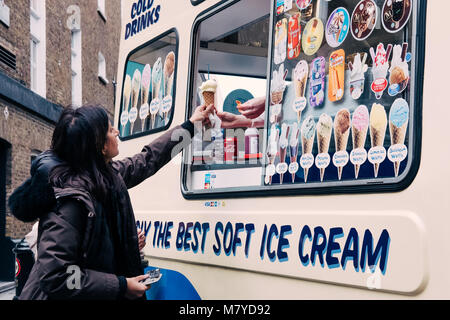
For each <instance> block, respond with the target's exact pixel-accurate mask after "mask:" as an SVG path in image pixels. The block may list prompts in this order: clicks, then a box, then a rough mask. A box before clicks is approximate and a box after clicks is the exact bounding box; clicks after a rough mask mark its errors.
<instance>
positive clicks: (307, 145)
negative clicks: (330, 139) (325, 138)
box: [300, 116, 316, 183]
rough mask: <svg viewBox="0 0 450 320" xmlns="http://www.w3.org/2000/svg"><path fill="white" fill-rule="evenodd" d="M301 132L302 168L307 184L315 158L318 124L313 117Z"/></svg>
mask: <svg viewBox="0 0 450 320" xmlns="http://www.w3.org/2000/svg"><path fill="white" fill-rule="evenodd" d="M300 131H301V136H302V156H301V158H300V166H301V167H302V168H303V174H304V179H305V183H307V182H308V173H309V169H310V168H311V167H312V166H313V164H314V156H313V154H312V150H313V146H314V137H315V133H316V123H315V122H314V119H313V118H312V117H311V116H309V117H308V118H306V119H305V121H303V124H302V128H301V130H300Z"/></svg>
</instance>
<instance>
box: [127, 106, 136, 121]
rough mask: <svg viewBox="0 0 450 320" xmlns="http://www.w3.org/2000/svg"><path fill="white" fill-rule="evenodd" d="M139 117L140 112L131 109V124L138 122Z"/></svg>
mask: <svg viewBox="0 0 450 320" xmlns="http://www.w3.org/2000/svg"><path fill="white" fill-rule="evenodd" d="M137 115H138V110H137V108H131V110H130V114H129V117H130V122H131V123H134V122H135V121H136V119H137Z"/></svg>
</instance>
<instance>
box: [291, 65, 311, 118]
mask: <svg viewBox="0 0 450 320" xmlns="http://www.w3.org/2000/svg"><path fill="white" fill-rule="evenodd" d="M292 74H293V83H294V89H295V101H294V104H293V108H294V111H295V112H296V113H297V121H298V123H301V119H302V112H303V110H304V109H305V108H306V103H307V102H306V101H307V100H306V84H307V82H308V74H309V66H308V63H307V62H306V61H305V60H301V61H300V62H299V63H297V65H296V66H295V69H294V70H293V71H292Z"/></svg>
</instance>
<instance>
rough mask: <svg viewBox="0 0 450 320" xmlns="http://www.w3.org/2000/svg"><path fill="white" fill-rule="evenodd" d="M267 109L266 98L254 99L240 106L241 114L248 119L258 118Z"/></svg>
mask: <svg viewBox="0 0 450 320" xmlns="http://www.w3.org/2000/svg"><path fill="white" fill-rule="evenodd" d="M265 109H266V98H265V97H260V98H254V99H251V100H248V101H247V102H245V103H243V104H241V105H240V106H238V110H239V112H240V113H241V114H242V115H243V116H244V117H246V118H248V119H256V118H258V117H259V116H260V115H261V114H262V113H263V112H264V111H265Z"/></svg>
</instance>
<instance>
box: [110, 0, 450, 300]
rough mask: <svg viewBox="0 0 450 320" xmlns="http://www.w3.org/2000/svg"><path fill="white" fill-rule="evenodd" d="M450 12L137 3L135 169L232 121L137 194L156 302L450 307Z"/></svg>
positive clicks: (126, 49)
mask: <svg viewBox="0 0 450 320" xmlns="http://www.w3.org/2000/svg"><path fill="white" fill-rule="evenodd" d="M449 12H450V3H449V2H448V1H426V0H342V1H336V0H334V1H329V0H302V1H300V0H284V1H283V0H224V1H218V0H196V1H195V0H178V1H163V0H124V1H122V31H121V44H120V58H119V66H118V77H117V78H118V86H117V91H116V106H115V125H116V126H117V128H118V129H119V130H120V145H119V147H120V152H121V153H120V156H121V157H127V156H132V155H134V154H136V153H138V152H140V150H141V149H142V147H143V146H145V145H147V144H149V143H150V142H152V141H153V140H155V139H156V138H158V137H159V136H161V135H162V134H164V133H165V132H166V131H168V130H169V129H171V128H173V127H174V126H176V125H178V124H181V123H182V122H184V121H185V120H187V119H189V117H190V115H191V114H192V112H193V110H194V109H195V108H196V107H197V106H200V105H202V104H204V103H210V102H214V105H215V109H216V111H214V113H213V114H211V117H210V120H211V121H210V122H211V124H210V125H208V126H204V127H202V126H197V125H196V130H195V135H194V137H193V138H192V140H191V141H190V144H189V147H187V148H185V149H184V150H183V151H182V152H180V153H178V155H177V156H176V157H174V158H173V159H172V160H171V162H169V163H168V164H167V165H166V166H164V167H163V168H162V169H161V170H159V172H157V173H156V174H155V175H154V176H152V177H151V178H149V179H148V180H146V181H145V182H143V183H142V184H140V185H139V186H137V187H135V188H133V189H131V190H130V195H131V198H132V202H133V206H134V210H135V215H136V224H137V226H138V227H139V228H141V229H142V230H144V231H145V233H146V239H147V242H146V246H145V249H144V253H145V259H146V260H147V261H148V262H149V266H150V268H158V269H160V270H161V272H162V273H163V276H162V278H161V280H160V282H158V283H156V284H155V285H154V286H153V287H152V289H151V290H150V291H149V293H148V294H149V295H150V296H151V297H150V298H154V299H171V298H187V299H191V298H200V299H442V298H444V299H448V298H450V295H449V291H448V286H449V284H450V275H449V273H448V272H447V266H448V265H449V264H450V250H449V249H448V243H450V215H449V212H450V202H449V196H448V192H449V187H448V183H447V182H446V181H447V180H450V169H449V167H448V165H447V161H448V158H450V147H449V146H450V144H449V143H448V140H449V139H450V131H449V130H448V129H449V128H448V121H447V120H448V119H450V111H449V110H450V109H449V108H448V106H447V103H446V101H448V96H447V93H448V89H447V87H448V85H447V80H446V78H445V77H446V76H447V75H448V74H449V71H450V70H449V67H448V63H447V60H448V52H449V50H448V44H447V41H445V39H448V34H447V29H446V28H445V27H443V25H442V23H444V22H445V21H447V20H448V13H449ZM261 101H262V102H261ZM423 110H425V111H423ZM427 110H428V111H427ZM431 111H433V112H434V115H435V117H434V118H433V117H432V116H431ZM186 284H188V287H189V288H190V289H189V292H188V291H186V290H185V289H183V288H186ZM167 290H169V291H170V290H171V293H168V291H167ZM183 290H184V291H183ZM171 294H172V295H171Z"/></svg>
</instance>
